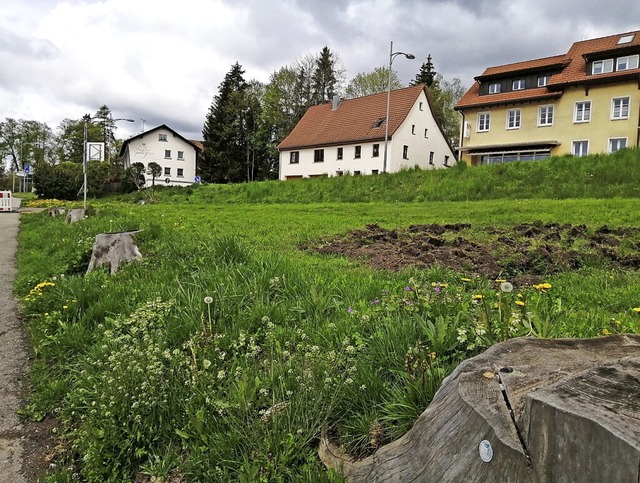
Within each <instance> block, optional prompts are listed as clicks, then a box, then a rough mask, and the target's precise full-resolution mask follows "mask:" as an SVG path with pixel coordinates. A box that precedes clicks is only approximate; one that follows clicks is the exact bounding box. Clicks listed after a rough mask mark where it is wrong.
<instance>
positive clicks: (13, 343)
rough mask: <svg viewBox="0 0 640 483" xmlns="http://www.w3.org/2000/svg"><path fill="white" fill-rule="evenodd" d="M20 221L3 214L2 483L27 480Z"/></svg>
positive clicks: (0, 251)
mask: <svg viewBox="0 0 640 483" xmlns="http://www.w3.org/2000/svg"><path fill="white" fill-rule="evenodd" d="M19 201H20V200H18V202H19ZM14 208H15V205H14ZM19 220H20V215H19V214H18V213H0V483H26V481H27V480H26V479H25V478H24V476H23V475H22V472H21V466H22V457H23V450H24V445H23V442H24V428H23V426H22V424H21V423H20V420H19V419H18V416H17V414H16V410H17V409H18V408H19V407H20V401H21V394H22V391H23V389H24V388H25V387H26V382H27V362H28V359H27V347H26V341H25V338H24V331H23V327H22V324H21V322H20V320H19V319H18V316H17V311H18V305H17V302H16V300H15V298H14V296H13V281H14V279H15V276H16V267H15V258H16V249H17V247H18V226H19Z"/></svg>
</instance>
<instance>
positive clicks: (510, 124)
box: [507, 109, 522, 129]
mask: <svg viewBox="0 0 640 483" xmlns="http://www.w3.org/2000/svg"><path fill="white" fill-rule="evenodd" d="M512 114H513V116H512ZM521 121H522V109H507V129H520V124H521Z"/></svg>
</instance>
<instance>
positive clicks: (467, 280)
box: [460, 278, 471, 282]
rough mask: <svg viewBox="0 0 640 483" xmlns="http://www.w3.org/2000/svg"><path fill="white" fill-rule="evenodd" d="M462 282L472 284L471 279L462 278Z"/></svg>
mask: <svg viewBox="0 0 640 483" xmlns="http://www.w3.org/2000/svg"><path fill="white" fill-rule="evenodd" d="M460 280H461V281H462V282H471V279H470V278H461V279H460Z"/></svg>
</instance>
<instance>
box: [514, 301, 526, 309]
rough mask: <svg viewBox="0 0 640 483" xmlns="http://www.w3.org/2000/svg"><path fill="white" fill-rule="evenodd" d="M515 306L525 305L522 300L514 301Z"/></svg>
mask: <svg viewBox="0 0 640 483" xmlns="http://www.w3.org/2000/svg"><path fill="white" fill-rule="evenodd" d="M516 305H519V306H520V307H524V306H525V305H526V304H525V303H524V302H523V301H522V300H516Z"/></svg>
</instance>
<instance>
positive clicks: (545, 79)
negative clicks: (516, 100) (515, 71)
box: [538, 75, 549, 87]
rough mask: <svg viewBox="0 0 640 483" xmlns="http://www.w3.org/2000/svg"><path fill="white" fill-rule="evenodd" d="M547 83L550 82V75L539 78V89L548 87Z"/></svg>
mask: <svg viewBox="0 0 640 483" xmlns="http://www.w3.org/2000/svg"><path fill="white" fill-rule="evenodd" d="M547 82H549V76H548V75H541V76H538V87H544V86H546V85H547Z"/></svg>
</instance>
